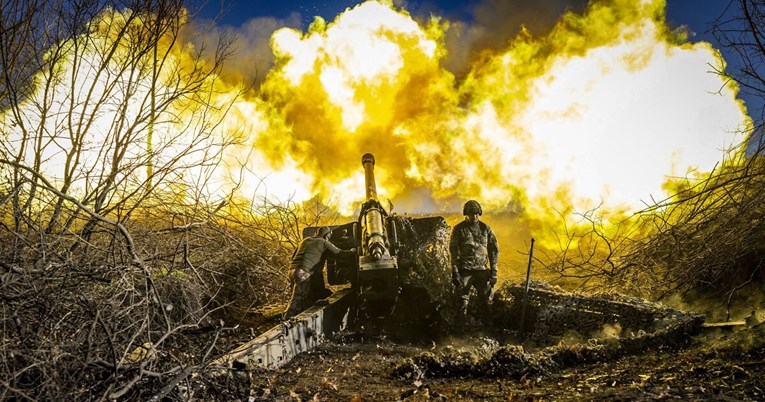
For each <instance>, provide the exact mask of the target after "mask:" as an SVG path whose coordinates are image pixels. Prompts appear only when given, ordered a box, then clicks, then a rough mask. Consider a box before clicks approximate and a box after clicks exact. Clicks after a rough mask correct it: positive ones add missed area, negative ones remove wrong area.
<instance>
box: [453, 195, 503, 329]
mask: <svg viewBox="0 0 765 402" xmlns="http://www.w3.org/2000/svg"><path fill="white" fill-rule="evenodd" d="M482 213H483V211H482V209H481V204H479V203H478V202H477V201H475V200H470V201H468V202H466V203H465V206H464V207H463V208H462V214H463V215H465V220H464V221H462V222H460V223H458V224H457V225H455V226H454V229H453V230H452V236H451V240H450V241H449V252H450V253H451V258H452V283H454V286H455V288H456V290H457V294H458V295H459V296H460V302H461V306H460V308H461V310H460V312H461V313H462V315H463V317H464V316H466V315H467V308H468V302H469V300H470V289H471V288H475V290H476V292H477V293H478V297H479V298H480V300H481V303H482V304H484V307H486V308H488V304H489V301H490V300H489V299H490V298H491V290H492V288H493V287H494V284H495V283H497V260H498V259H499V247H498V246H497V238H496V237H495V236H494V232H492V230H491V228H490V227H489V225H487V224H486V223H484V222H481V221H480V219H479V217H480V216H481V215H482Z"/></svg>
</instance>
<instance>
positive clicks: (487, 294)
mask: <svg viewBox="0 0 765 402" xmlns="http://www.w3.org/2000/svg"><path fill="white" fill-rule="evenodd" d="M490 276H491V273H490V272H489V271H488V270H487V271H476V272H475V274H474V275H473V286H474V287H475V290H476V293H478V300H479V301H480V303H481V311H482V313H483V314H488V313H490V310H489V309H490V308H491V305H490V304H489V302H490V301H491V285H489V277H490Z"/></svg>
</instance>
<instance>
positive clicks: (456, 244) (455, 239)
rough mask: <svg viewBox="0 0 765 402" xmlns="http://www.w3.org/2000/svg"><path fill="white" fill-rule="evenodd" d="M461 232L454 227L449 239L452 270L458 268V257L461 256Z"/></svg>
mask: <svg viewBox="0 0 765 402" xmlns="http://www.w3.org/2000/svg"><path fill="white" fill-rule="evenodd" d="M459 249H460V232H459V231H458V230H457V228H456V227H455V228H454V229H452V235H451V237H450V239H449V255H450V256H451V260H452V271H456V270H457V259H458V258H459Z"/></svg>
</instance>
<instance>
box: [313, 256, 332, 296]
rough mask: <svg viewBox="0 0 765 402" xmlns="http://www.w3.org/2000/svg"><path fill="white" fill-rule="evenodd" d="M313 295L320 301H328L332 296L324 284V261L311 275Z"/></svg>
mask: <svg viewBox="0 0 765 402" xmlns="http://www.w3.org/2000/svg"><path fill="white" fill-rule="evenodd" d="M311 293H312V294H313V296H315V297H316V300H318V299H326V298H327V297H329V296H330V295H331V294H332V291H331V290H329V289H327V286H326V285H325V284H324V261H322V262H321V263H319V264H317V265H316V266H315V267H313V270H312V273H311Z"/></svg>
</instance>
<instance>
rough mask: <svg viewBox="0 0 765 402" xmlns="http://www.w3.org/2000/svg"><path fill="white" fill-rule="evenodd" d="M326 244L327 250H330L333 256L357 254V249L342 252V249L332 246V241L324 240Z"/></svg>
mask: <svg viewBox="0 0 765 402" xmlns="http://www.w3.org/2000/svg"><path fill="white" fill-rule="evenodd" d="M324 242H325V245H326V249H327V250H328V251H329V252H330V253H332V254H340V253H355V252H356V248H355V247H354V248H352V249H350V250H341V249H340V248H338V247H337V246H335V245H334V244H332V242H331V241H329V240H327V239H324Z"/></svg>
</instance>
